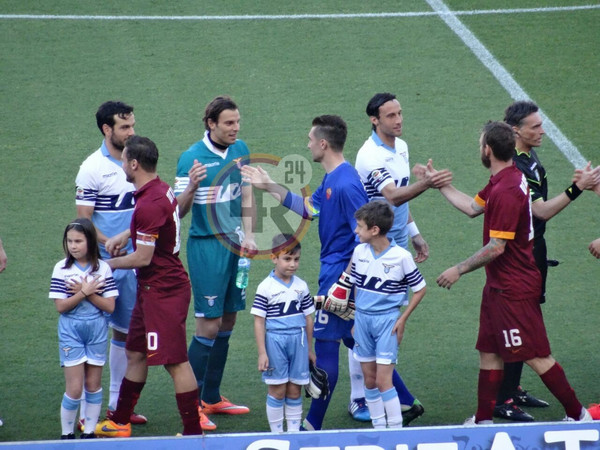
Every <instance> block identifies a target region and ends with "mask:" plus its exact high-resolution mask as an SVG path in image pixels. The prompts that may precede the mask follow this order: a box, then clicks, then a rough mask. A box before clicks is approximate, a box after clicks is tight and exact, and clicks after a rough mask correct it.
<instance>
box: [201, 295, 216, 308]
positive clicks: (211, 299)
mask: <svg viewBox="0 0 600 450" xmlns="http://www.w3.org/2000/svg"><path fill="white" fill-rule="evenodd" d="M204 298H205V299H206V301H207V302H208V306H215V298H217V296H216V295H205V296H204Z"/></svg>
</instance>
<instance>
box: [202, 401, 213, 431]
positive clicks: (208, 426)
mask: <svg viewBox="0 0 600 450" xmlns="http://www.w3.org/2000/svg"><path fill="white" fill-rule="evenodd" d="M198 415H199V416H200V427H201V428H202V431H214V430H216V429H217V425H215V423H214V422H213V421H212V420H210V419H209V418H208V416H207V415H206V414H205V413H204V411H203V410H202V408H201V407H200V406H198Z"/></svg>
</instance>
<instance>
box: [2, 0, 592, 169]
mask: <svg viewBox="0 0 600 450" xmlns="http://www.w3.org/2000/svg"><path fill="white" fill-rule="evenodd" d="M426 1H427V3H428V4H429V6H430V7H431V8H432V9H433V11H421V12H399V13H362V14H274V15H240V16H235V15H230V16H114V15H59V14H0V20H1V19H27V20H171V21H183V20H188V21H208V20H221V21H233V20H306V19H363V18H398V17H401V18H402V17H424V16H439V17H440V18H441V19H442V20H443V21H444V22H445V23H446V24H447V25H448V26H449V27H450V29H451V30H452V31H454V32H455V33H456V34H457V35H458V36H459V37H460V39H461V40H462V41H463V42H464V43H465V44H466V45H467V47H469V48H470V49H471V51H472V52H473V53H474V54H475V56H477V58H478V59H479V60H480V61H481V62H482V63H483V65H484V66H485V67H487V68H488V69H489V70H490V72H491V73H492V74H493V75H494V77H495V78H496V79H497V80H498V81H499V82H500V84H501V85H502V86H503V87H504V88H505V89H506V90H507V91H508V93H509V94H510V95H511V97H512V98H513V99H515V100H529V99H530V97H529V96H528V95H527V93H526V92H525V91H524V90H523V88H521V86H519V84H518V83H517V82H516V81H515V80H514V78H513V77H512V76H511V75H510V74H509V73H508V71H507V70H506V69H505V68H504V67H503V66H502V65H501V64H500V63H499V62H498V61H497V60H496V58H494V56H493V55H492V54H491V53H490V52H489V50H487V48H485V46H484V45H483V44H482V43H481V42H480V41H479V40H478V39H477V38H476V37H475V35H474V34H473V33H471V31H470V30H469V29H468V28H467V27H466V26H465V25H464V24H463V23H462V22H461V21H460V20H459V19H458V18H457V16H474V15H484V14H522V13H546V12H565V11H581V10H591V9H600V5H580V6H557V7H544V8H512V9H479V10H473V11H451V10H450V9H449V8H448V7H447V6H446V5H445V3H444V2H443V1H441V0H426ZM540 114H541V116H542V118H543V119H544V129H545V131H546V134H547V135H548V137H549V138H550V139H551V140H552V141H553V142H554V143H555V145H556V146H557V147H558V148H559V150H560V151H561V152H562V153H563V154H564V155H565V157H566V158H567V159H568V160H569V161H570V162H571V164H573V165H574V166H575V167H583V166H584V165H585V164H586V160H585V158H584V157H583V156H582V155H581V153H579V150H578V149H577V147H575V145H573V143H571V141H569V139H567V137H566V136H565V135H564V134H563V133H562V132H561V131H560V130H559V128H558V127H557V126H556V125H555V124H554V122H552V120H550V118H549V117H548V116H547V115H546V114H545V113H544V111H543V110H542V109H540Z"/></svg>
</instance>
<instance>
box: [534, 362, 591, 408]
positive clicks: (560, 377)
mask: <svg viewBox="0 0 600 450" xmlns="http://www.w3.org/2000/svg"><path fill="white" fill-rule="evenodd" d="M540 378H541V379H542V381H543V382H544V384H545V385H546V387H547V388H548V389H549V390H550V392H552V395H554V396H555V397H556V399H557V400H558V401H559V402H560V403H561V405H563V407H564V408H565V412H566V413H567V416H569V417H571V418H572V419H575V420H579V419H580V418H581V417H580V416H581V408H582V407H583V406H582V405H581V403H580V402H579V400H577V396H576V395H575V391H574V390H573V388H572V387H571V385H570V384H569V381H568V380H567V376H566V375H565V371H564V370H563V368H562V366H561V365H560V364H559V363H555V364H554V365H553V366H552V367H551V368H550V369H548V370H547V371H546V372H545V373H544V374H542V375H540Z"/></svg>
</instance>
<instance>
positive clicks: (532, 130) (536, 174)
mask: <svg viewBox="0 0 600 450" xmlns="http://www.w3.org/2000/svg"><path fill="white" fill-rule="evenodd" d="M538 111H539V108H538V106H537V105H536V104H535V103H533V102H531V101H517V102H514V103H512V104H511V105H510V106H509V107H508V108H506V111H505V112H504V122H506V123H507V124H508V125H510V126H511V127H512V129H513V131H514V133H515V151H514V153H513V161H514V162H515V165H516V166H517V168H518V169H519V170H520V171H521V172H523V174H524V175H525V178H526V179H527V184H528V185H529V191H530V192H531V202H532V203H531V212H532V213H533V256H534V258H535V264H536V266H537V268H538V269H539V271H540V273H541V275H542V291H541V295H540V303H544V302H545V301H546V277H547V274H548V258H547V250H546V239H545V237H544V234H545V232H546V221H548V220H550V219H551V218H552V217H554V216H555V215H556V214H558V213H559V212H560V211H562V210H563V209H564V208H565V207H566V206H567V205H569V204H570V203H571V202H572V201H574V200H575V199H576V198H577V197H578V196H579V195H580V194H581V193H582V192H583V190H585V189H592V188H593V187H594V185H596V184H597V183H598V180H599V179H600V178H599V177H600V169H599V168H596V169H594V170H592V169H591V165H590V164H588V165H587V167H586V168H584V169H583V170H578V171H577V173H579V174H580V176H579V177H578V179H577V181H576V182H574V183H573V184H571V186H569V187H568V188H567V189H566V190H565V191H564V192H561V193H560V194H558V195H556V196H555V197H553V198H551V199H548V178H547V174H546V170H545V169H544V166H543V165H542V163H541V161H540V159H539V157H538V155H537V153H536V151H535V150H534V148H536V147H539V146H540V145H541V143H542V138H543V136H544V129H543V127H542V117H541V115H540V113H539V112H538ZM522 372H523V362H522V361H519V362H514V363H507V364H505V365H504V381H503V383H502V386H501V388H500V391H499V392H498V398H497V399H496V408H495V410H494V416H495V417H500V418H503V419H508V420H514V421H519V422H531V421H533V420H534V418H533V416H532V415H531V414H529V413H527V412H525V411H523V410H522V409H521V408H520V407H519V406H534V407H544V406H548V402H546V401H544V400H540V399H538V398H535V397H534V396H532V395H531V394H529V393H528V392H527V391H525V390H523V389H522V388H521V386H520V384H521V373H522Z"/></svg>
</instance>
